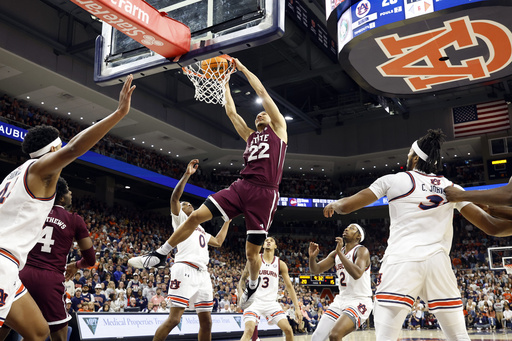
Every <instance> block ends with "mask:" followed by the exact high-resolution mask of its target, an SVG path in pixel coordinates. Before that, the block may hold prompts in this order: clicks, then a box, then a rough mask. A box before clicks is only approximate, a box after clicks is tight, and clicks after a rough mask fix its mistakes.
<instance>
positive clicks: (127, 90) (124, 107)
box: [117, 75, 135, 116]
mask: <svg viewBox="0 0 512 341" xmlns="http://www.w3.org/2000/svg"><path fill="white" fill-rule="evenodd" d="M132 81H133V75H128V77H126V80H125V81H124V85H123V88H122V89H121V92H120V93H119V104H118V106H117V112H119V113H120V114H122V115H123V116H124V115H126V114H128V112H129V111H130V106H131V102H132V93H133V90H135V85H133V86H132Z"/></svg>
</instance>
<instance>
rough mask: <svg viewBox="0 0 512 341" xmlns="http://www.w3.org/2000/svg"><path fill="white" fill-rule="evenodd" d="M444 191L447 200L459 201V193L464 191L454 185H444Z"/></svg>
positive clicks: (460, 199)
mask: <svg viewBox="0 0 512 341" xmlns="http://www.w3.org/2000/svg"><path fill="white" fill-rule="evenodd" d="M444 193H445V194H446V199H448V201H450V202H459V201H462V198H461V194H463V193H464V191H463V190H461V189H460V188H457V187H455V186H448V187H445V189H444Z"/></svg>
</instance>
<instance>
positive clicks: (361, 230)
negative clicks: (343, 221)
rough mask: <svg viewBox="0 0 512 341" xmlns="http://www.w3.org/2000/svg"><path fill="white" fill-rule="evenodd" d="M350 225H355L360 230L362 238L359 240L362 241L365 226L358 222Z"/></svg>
mask: <svg viewBox="0 0 512 341" xmlns="http://www.w3.org/2000/svg"><path fill="white" fill-rule="evenodd" d="M350 225H354V226H355V227H357V229H358V230H359V233H360V234H361V240H360V241H359V242H360V243H361V242H362V241H363V240H364V230H363V228H362V227H361V226H359V224H356V223H353V224H350Z"/></svg>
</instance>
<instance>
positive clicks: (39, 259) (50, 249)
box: [20, 177, 96, 341]
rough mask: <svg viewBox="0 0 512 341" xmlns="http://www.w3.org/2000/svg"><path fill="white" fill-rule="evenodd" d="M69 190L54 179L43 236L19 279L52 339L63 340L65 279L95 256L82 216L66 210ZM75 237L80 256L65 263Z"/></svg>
mask: <svg viewBox="0 0 512 341" xmlns="http://www.w3.org/2000/svg"><path fill="white" fill-rule="evenodd" d="M71 200H72V198H71V191H70V190H69V188H68V184H67V182H66V180H64V178H62V177H60V178H59V181H58V182H57V191H56V193H55V205H54V206H53V208H52V210H51V211H50V214H49V215H48V217H47V218H46V222H45V224H44V228H43V235H42V236H41V237H40V238H39V240H38V241H37V244H36V246H35V247H34V248H33V249H32V251H30V253H29V254H28V258H27V264H26V265H25V267H24V268H23V270H22V271H21V272H20V279H21V282H22V283H23V284H24V285H25V287H26V288H27V290H28V292H30V295H32V297H33V298H34V300H35V301H36V303H37V305H38V306H39V309H41V312H42V313H43V316H44V318H45V319H46V321H48V325H49V326H50V333H51V334H50V338H51V340H52V341H56V340H57V341H64V340H66V339H67V333H68V328H67V327H68V321H69V320H70V319H71V316H70V315H69V314H68V312H67V310H66V288H65V287H64V280H65V279H64V272H66V280H67V279H72V278H73V277H74V275H75V273H76V272H77V270H78V268H85V267H89V266H93V265H94V263H95V261H96V257H95V252H94V246H93V245H92V240H91V237H89V231H88V230H87V226H86V225H85V222H84V220H83V219H82V217H80V216H79V215H77V214H76V213H70V212H68V211H67V210H66V207H67V208H69V207H70V206H71ZM73 240H76V241H77V243H78V247H79V248H80V252H81V254H82V256H83V257H82V259H80V260H79V261H77V262H73V263H70V264H68V265H67V269H66V261H67V256H68V253H69V249H71V246H72V245H73Z"/></svg>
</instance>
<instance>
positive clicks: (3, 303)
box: [0, 249, 27, 328]
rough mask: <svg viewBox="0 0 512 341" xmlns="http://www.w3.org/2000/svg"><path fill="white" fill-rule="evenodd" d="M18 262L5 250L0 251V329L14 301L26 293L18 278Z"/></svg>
mask: <svg viewBox="0 0 512 341" xmlns="http://www.w3.org/2000/svg"><path fill="white" fill-rule="evenodd" d="M18 265H19V262H18V260H17V259H16V258H15V257H14V256H13V255H12V254H11V253H9V252H8V251H7V250H4V249H0V328H1V327H2V325H3V324H4V322H5V319H6V318H7V315H9V310H11V306H12V304H13V302H14V301H16V300H18V299H19V298H20V297H21V296H23V295H25V294H26V293H27V289H26V288H25V286H24V285H23V283H21V280H20V278H19V276H18V273H19V270H18Z"/></svg>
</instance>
